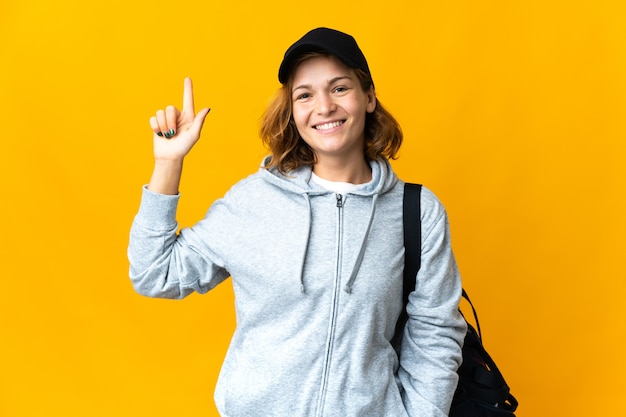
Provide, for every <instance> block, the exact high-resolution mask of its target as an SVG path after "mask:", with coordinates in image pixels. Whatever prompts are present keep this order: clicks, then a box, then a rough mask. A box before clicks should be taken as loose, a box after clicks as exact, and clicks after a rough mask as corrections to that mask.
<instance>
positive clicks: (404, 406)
mask: <svg viewBox="0 0 626 417" xmlns="http://www.w3.org/2000/svg"><path fill="white" fill-rule="evenodd" d="M279 81H280V82H281V83H282V88H281V89H280V90H279V92H278V94H277V96H276V98H275V100H274V102H273V103H272V104H271V105H270V106H269V108H268V109H267V111H266V113H265V115H264V118H263V123H262V127H261V136H262V139H263V140H264V142H265V143H266V144H267V146H268V148H269V149H270V151H271V155H270V156H268V157H267V158H266V159H265V160H264V162H263V165H262V166H261V168H260V169H259V170H258V172H257V173H255V174H253V175H251V176H249V177H248V178H246V179H243V180H242V181H240V182H239V183H237V184H235V185H234V186H233V187H232V188H231V190H230V191H229V192H228V193H227V194H226V195H225V196H224V197H223V198H221V199H219V200H217V201H216V202H215V203H214V204H213V205H212V207H211V208H210V209H209V211H208V213H207V214H206V216H205V218H204V219H202V220H201V221H199V222H198V223H197V224H196V225H194V226H193V227H190V228H184V229H182V230H180V231H178V228H177V223H176V219H175V215H176V208H177V203H178V185H179V181H180V176H181V171H182V165H183V159H184V157H185V155H187V153H188V152H189V151H190V149H191V148H192V147H193V145H194V144H195V142H196V141H197V140H198V139H199V137H200V132H201V129H202V125H203V123H204V120H205V117H206V116H207V114H208V111H209V110H208V109H203V110H200V111H199V112H198V113H197V114H196V113H195V110H194V102H193V92H192V85H191V81H190V80H189V79H186V80H185V88H184V100H183V108H182V110H181V111H179V110H178V109H176V108H174V107H172V106H170V107H167V108H166V109H165V110H164V111H161V110H159V111H157V113H156V115H155V116H154V117H152V118H151V119H150V125H151V127H152V130H153V131H154V156H155V166H154V172H153V174H152V178H151V180H150V183H149V184H148V185H147V187H144V189H143V196H142V201H141V205H140V208H139V212H138V214H137V216H136V218H135V220H134V223H133V226H132V230H131V236H130V244H129V251H128V254H129V259H130V264H131V266H130V277H131V279H132V282H133V284H134V286H135V289H136V290H137V291H138V292H139V293H141V294H144V295H147V296H152V297H167V298H183V297H185V296H187V295H189V294H190V293H192V292H194V291H196V292H198V293H205V292H207V291H209V290H210V289H211V288H213V287H215V286H216V285H217V284H219V283H220V282H222V281H224V280H225V279H226V278H228V277H229V276H230V277H232V283H233V287H234V291H235V296H236V301H235V304H236V316H237V327H236V330H235V333H234V335H233V338H232V341H231V344H230V347H229V350H228V353H227V355H226V359H225V361H224V363H223V366H222V370H221V373H220V377H219V380H218V384H217V387H216V391H215V401H216V404H217V408H218V410H219V412H220V413H221V414H222V415H223V416H230V417H242V416H252V417H259V416H263V417H266V416H284V417H293V416H320V417H321V416H336V417H352V416H353V417H357V416H358V417H367V416H371V417H396V416H397V417H405V416H420V417H426V416H429V417H430V416H432V417H434V416H438V417H441V416H446V415H447V413H448V410H449V407H450V403H451V400H452V396H453V393H454V390H455V387H456V383H457V375H456V370H457V367H458V366H459V364H460V361H461V344H462V341H463V338H464V335H465V322H464V320H463V319H462V317H461V316H460V315H459V313H458V309H457V307H458V302H459V299H460V295H461V282H460V278H459V274H458V271H457V267H456V263H455V260H454V257H453V254H452V250H451V247H450V236H449V230H448V222H447V217H446V212H445V210H444V208H443V207H442V205H441V203H440V202H439V201H438V200H437V198H436V197H435V196H434V195H433V194H432V193H431V192H430V191H428V190H427V189H423V190H422V196H421V206H422V209H421V210H422V211H421V213H420V217H421V222H422V254H421V269H420V271H419V273H418V276H417V285H416V289H415V291H413V292H412V294H411V296H410V301H409V305H408V307H407V309H408V312H409V320H408V323H407V325H406V326H405V330H404V336H403V341H402V348H401V351H400V355H398V354H397V353H396V351H395V350H394V348H393V346H392V345H391V342H390V341H391V339H392V337H393V334H394V329H395V325H396V321H397V319H398V316H399V314H400V312H401V311H402V309H403V302H402V271H403V265H404V248H403V237H402V236H403V234H402V233H403V224H402V198H403V183H402V181H400V180H399V179H398V178H397V177H396V175H395V174H394V172H393V171H392V169H391V166H390V164H389V162H388V159H389V158H393V157H395V155H396V152H397V151H398V148H399V147H400V144H401V141H402V133H401V131H400V128H399V127H398V124H397V123H396V121H395V120H394V119H393V117H392V116H391V115H390V114H389V113H388V112H387V111H385V110H384V108H383V107H382V105H381V104H380V102H379V101H378V100H377V98H376V92H375V89H374V83H373V81H372V77H371V74H370V70H369V68H368V65H367V62H366V60H365V57H364V56H363V54H362V52H361V50H360V49H359V47H358V45H357V43H356V41H355V40H354V38H352V37H351V36H350V35H347V34H344V33H342V32H338V31H335V30H332V29H327V28H318V29H314V30H312V31H311V32H309V33H307V34H305V35H304V36H303V37H302V38H301V39H300V40H298V41H297V42H296V43H294V44H293V45H292V46H291V47H290V48H289V49H288V50H287V52H286V53H285V57H284V60H283V62H282V64H281V66H280V69H279ZM416 215H418V213H416ZM398 356H399V357H398Z"/></svg>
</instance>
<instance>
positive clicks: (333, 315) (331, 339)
mask: <svg viewBox="0 0 626 417" xmlns="http://www.w3.org/2000/svg"><path fill="white" fill-rule="evenodd" d="M335 197H336V199H337V258H336V261H335V282H334V288H333V302H332V306H331V311H330V326H329V330H328V339H327V341H326V353H325V357H324V369H323V371H322V383H321V386H320V396H319V401H318V403H317V413H316V416H317V417H321V416H322V414H323V411H324V403H325V401H326V390H327V389H328V378H329V375H330V363H331V359H332V355H333V346H334V344H335V330H336V327H337V310H338V308H339V292H340V291H339V290H340V288H341V285H340V284H341V258H342V256H343V254H342V250H341V248H342V241H343V202H344V198H343V195H341V194H335Z"/></svg>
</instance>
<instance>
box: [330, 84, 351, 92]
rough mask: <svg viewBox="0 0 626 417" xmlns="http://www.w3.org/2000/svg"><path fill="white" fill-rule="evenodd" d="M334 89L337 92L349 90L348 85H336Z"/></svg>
mask: <svg viewBox="0 0 626 417" xmlns="http://www.w3.org/2000/svg"><path fill="white" fill-rule="evenodd" d="M333 91H334V92H335V93H345V92H346V91H348V87H346V86H343V85H340V86H337V87H335V88H334V89H333Z"/></svg>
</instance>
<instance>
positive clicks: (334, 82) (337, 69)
mask: <svg viewBox="0 0 626 417" xmlns="http://www.w3.org/2000/svg"><path fill="white" fill-rule="evenodd" d="M291 93H292V102H293V108H292V110H293V119H294V121H295V123H296V127H297V129H298V132H299V133H300V136H301V137H302V139H303V140H304V141H305V142H306V143H307V144H308V145H309V146H310V147H311V148H312V149H313V151H314V152H315V155H316V157H317V162H318V163H319V162H320V161H322V160H323V159H324V158H334V159H339V160H343V159H345V160H346V161H348V160H350V159H354V158H360V159H361V160H362V159H364V153H363V146H364V140H365V138H364V129H365V115H366V113H371V112H373V111H374V109H375V108H376V95H375V93H374V89H373V88H370V90H369V91H367V92H364V91H363V89H362V88H361V84H360V83H359V80H358V79H357V77H356V74H355V72H354V70H352V69H351V68H349V67H348V66H346V65H344V64H343V63H342V62H341V61H339V60H338V59H335V58H334V57H326V56H318V57H314V58H310V59H307V60H306V61H304V62H302V63H301V64H300V65H298V66H297V67H296V69H295V71H294V75H293V83H292V90H291Z"/></svg>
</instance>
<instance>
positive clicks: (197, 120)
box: [190, 107, 211, 136]
mask: <svg viewBox="0 0 626 417" xmlns="http://www.w3.org/2000/svg"><path fill="white" fill-rule="evenodd" d="M210 111H211V109H210V108H208V107H207V108H204V109H202V110H200V111H199V112H198V114H196V116H195V117H194V118H193V122H192V124H191V129H190V130H191V131H192V132H194V133H196V134H197V135H198V136H200V131H201V130H202V126H203V125H204V120H205V119H206V116H207V114H209V112H210Z"/></svg>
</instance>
